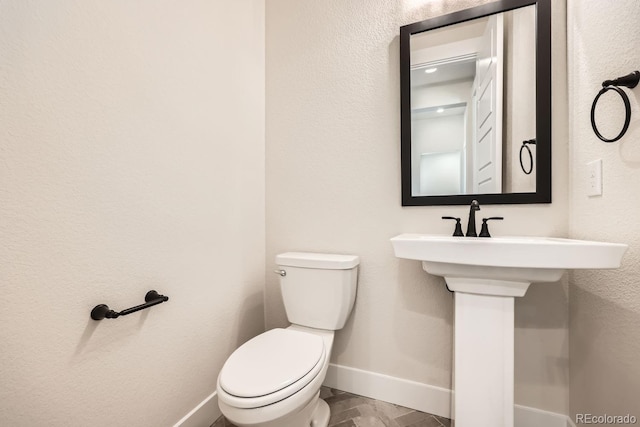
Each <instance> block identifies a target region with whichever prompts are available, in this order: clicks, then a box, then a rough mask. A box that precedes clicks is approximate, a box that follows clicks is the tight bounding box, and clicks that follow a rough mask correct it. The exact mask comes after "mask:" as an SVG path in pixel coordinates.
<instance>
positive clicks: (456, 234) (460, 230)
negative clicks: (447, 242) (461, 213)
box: [442, 216, 464, 236]
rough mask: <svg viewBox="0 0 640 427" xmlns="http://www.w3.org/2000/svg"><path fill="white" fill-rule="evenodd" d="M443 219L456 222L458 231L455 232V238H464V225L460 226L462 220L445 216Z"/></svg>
mask: <svg viewBox="0 0 640 427" xmlns="http://www.w3.org/2000/svg"><path fill="white" fill-rule="evenodd" d="M442 219H453V220H455V222H456V229H455V231H454V232H453V235H454V236H464V234H462V224H460V218H456V217H453V216H443V217H442Z"/></svg>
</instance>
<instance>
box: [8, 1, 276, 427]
mask: <svg viewBox="0 0 640 427" xmlns="http://www.w3.org/2000/svg"><path fill="white" fill-rule="evenodd" d="M239 28H241V29H242V31H238V29H239ZM0 58H2V59H1V60H0V123H1V125H0V283H1V285H0V289H1V290H0V343H1V344H0V347H1V348H2V350H1V351H0V384H1V386H0V402H2V403H1V404H0V425H3V426H44V425H47V426H87V425H96V424H103V425H114V426H125V425H127V426H141V427H147V426H169V425H173V424H174V423H175V422H177V421H178V420H179V419H180V418H182V417H183V416H184V415H185V414H186V413H187V412H189V411H190V410H191V409H193V408H194V407H195V406H196V405H197V404H198V403H200V402H201V401H202V400H203V399H204V398H205V397H207V396H208V395H209V394H211V393H212V392H213V391H214V390H215V381H216V377H217V374H218V372H219V369H220V367H221V366H222V363H223V362H224V360H225V358H226V357H227V356H228V355H229V354H230V352H231V351H232V350H233V349H235V348H236V347H237V345H239V344H240V343H242V342H243V341H245V340H247V339H248V338H250V337H252V336H253V335H255V334H257V333H259V332H261V331H262V330H263V326H264V325H263V299H262V290H263V286H264V283H263V282H264V268H265V267H264V259H265V254H264V251H265V249H264V2H263V1H261V0H241V1H239V0H235V1H233V2H230V1H226V2H221V1H217V2H211V1H204V0H201V1H196V0H193V1H190V2H169V1H160V2H158V1H150V0H144V1H135V2H131V1H109V2H103V1H95V0H94V1H81V2H78V1H72V0H58V1H55V2H50V1H29V2H26V1H22V0H3V1H2V2H0ZM149 289H156V290H158V291H159V292H161V293H164V294H166V295H168V296H169V297H170V300H169V301H168V302H167V303H165V304H162V305H159V306H156V307H153V308H151V309H149V310H146V311H143V312H139V313H135V314H132V315H130V316H127V317H123V318H120V319H117V320H103V321H101V322H95V321H93V320H91V319H90V318H89V312H90V310H91V308H93V307H94V306H95V305H96V304H99V303H106V304H108V305H109V306H110V307H112V308H114V309H117V310H121V309H124V308H126V307H130V306H133V305H137V304H140V303H142V302H143V298H144V295H145V293H146V292H147V291H148V290H149ZM211 422H213V420H211ZM207 425H208V424H207Z"/></svg>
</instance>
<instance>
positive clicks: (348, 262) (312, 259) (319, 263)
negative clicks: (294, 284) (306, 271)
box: [276, 252, 360, 270]
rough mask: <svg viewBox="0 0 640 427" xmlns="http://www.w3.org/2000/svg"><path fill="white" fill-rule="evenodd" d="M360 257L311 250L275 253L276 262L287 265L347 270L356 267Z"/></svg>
mask: <svg viewBox="0 0 640 427" xmlns="http://www.w3.org/2000/svg"><path fill="white" fill-rule="evenodd" d="M359 263H360V258H359V257H358V256H356V255H338V254H318V253H312V252H286V253H284V254H279V255H276V264H278V265H281V266H287V267H302V268H320V269H326V270H348V269H351V268H354V267H356V266H357V265H358V264H359Z"/></svg>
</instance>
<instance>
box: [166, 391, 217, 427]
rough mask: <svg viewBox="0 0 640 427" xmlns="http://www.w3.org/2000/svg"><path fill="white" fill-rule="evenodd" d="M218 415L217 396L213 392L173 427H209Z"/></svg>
mask: <svg viewBox="0 0 640 427" xmlns="http://www.w3.org/2000/svg"><path fill="white" fill-rule="evenodd" d="M220 415H222V412H220V408H219V407H218V394H217V393H216V392H215V391H214V392H213V393H211V394H210V395H209V396H208V397H207V398H206V399H204V400H203V401H202V402H200V403H199V404H198V406H196V407H195V408H193V409H192V410H191V412H189V413H188V414H187V415H185V416H184V417H182V419H181V420H180V421H178V422H177V423H176V424H175V425H174V426H173V427H210V426H211V424H213V423H214V422H215V420H217V419H218V418H219V417H220Z"/></svg>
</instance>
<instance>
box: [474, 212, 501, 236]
mask: <svg viewBox="0 0 640 427" xmlns="http://www.w3.org/2000/svg"><path fill="white" fill-rule="evenodd" d="M494 219H499V220H503V219H504V217H503V216H492V217H490V218H482V228H481V229H480V235H479V236H478V237H491V234H489V226H488V225H487V221H491V220H494Z"/></svg>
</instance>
